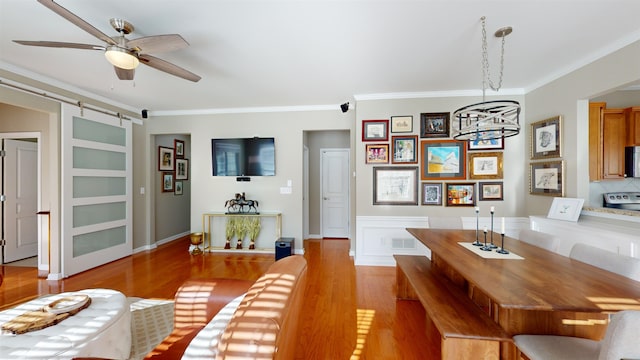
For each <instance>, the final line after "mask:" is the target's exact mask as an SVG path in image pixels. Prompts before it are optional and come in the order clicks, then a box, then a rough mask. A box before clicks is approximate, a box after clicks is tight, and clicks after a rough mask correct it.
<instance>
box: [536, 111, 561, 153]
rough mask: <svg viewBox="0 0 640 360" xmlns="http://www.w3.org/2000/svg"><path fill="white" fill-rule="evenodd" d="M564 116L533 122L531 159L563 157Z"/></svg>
mask: <svg viewBox="0 0 640 360" xmlns="http://www.w3.org/2000/svg"><path fill="white" fill-rule="evenodd" d="M561 128H562V117H560V116H555V117H552V118H549V119H546V120H542V121H538V122H535V123H533V124H531V160H535V159H545V158H552V157H561V156H562V151H561V145H562V143H561V141H560V137H561V135H562V132H561Z"/></svg>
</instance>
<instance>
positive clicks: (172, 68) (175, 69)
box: [138, 55, 201, 82]
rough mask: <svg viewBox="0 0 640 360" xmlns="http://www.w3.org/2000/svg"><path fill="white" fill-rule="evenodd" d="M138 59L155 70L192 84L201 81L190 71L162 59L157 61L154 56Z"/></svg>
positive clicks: (141, 56)
mask: <svg viewBox="0 0 640 360" xmlns="http://www.w3.org/2000/svg"><path fill="white" fill-rule="evenodd" d="M138 58H139V59H140V62H141V63H143V64H145V65H148V66H151V67H152V68H154V69H156V70H160V71H164V72H166V73H168V74H171V75H174V76H177V77H181V78H183V79H186V80H190V81H193V82H198V81H199V80H200V79H201V77H200V76H198V75H196V74H194V73H192V72H191V71H189V70H186V69H183V68H181V67H180V66H178V65H174V64H172V63H170V62H167V61H164V60H162V59H158V58H157V57H155V56H151V55H140V56H139V57H138Z"/></svg>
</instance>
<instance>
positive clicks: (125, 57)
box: [104, 45, 140, 70]
mask: <svg viewBox="0 0 640 360" xmlns="http://www.w3.org/2000/svg"><path fill="white" fill-rule="evenodd" d="M104 56H105V57H106V58H107V61H109V62H110V63H111V65H113V66H115V67H118V68H120V69H126V70H132V69H135V68H137V67H138V65H140V60H138V56H136V53H135V52H133V51H131V50H127V49H123V48H121V47H119V46H116V45H112V46H109V47H108V48H107V51H105V52H104Z"/></svg>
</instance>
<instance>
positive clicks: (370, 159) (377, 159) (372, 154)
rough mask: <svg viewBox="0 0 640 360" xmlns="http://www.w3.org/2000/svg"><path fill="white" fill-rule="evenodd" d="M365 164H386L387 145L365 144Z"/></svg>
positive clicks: (387, 161) (387, 156)
mask: <svg viewBox="0 0 640 360" xmlns="http://www.w3.org/2000/svg"><path fill="white" fill-rule="evenodd" d="M365 152H366V155H365V156H366V159H365V164H388V163H389V144H366V145H365Z"/></svg>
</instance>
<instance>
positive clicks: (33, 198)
mask: <svg viewBox="0 0 640 360" xmlns="http://www.w3.org/2000/svg"><path fill="white" fill-rule="evenodd" d="M38 138H39V133H3V134H0V142H1V144H0V146H1V147H2V166H1V167H0V172H1V176H0V178H1V179H2V195H1V197H0V199H1V200H2V201H1V202H0V203H1V209H2V217H1V221H0V234H1V236H2V239H3V240H2V253H1V259H0V260H1V261H0V262H1V263H2V264H7V263H11V262H15V261H18V260H23V259H27V258H33V257H37V256H38V244H39V243H40V234H39V231H38V218H37V212H38V208H39V204H40V194H39V189H40V174H39V170H38V169H39V159H40V148H39V141H38ZM37 263H38V262H35V263H34V264H35V265H34V266H37Z"/></svg>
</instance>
